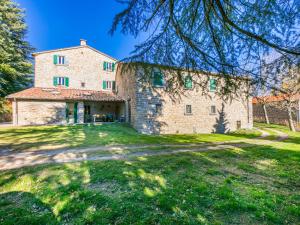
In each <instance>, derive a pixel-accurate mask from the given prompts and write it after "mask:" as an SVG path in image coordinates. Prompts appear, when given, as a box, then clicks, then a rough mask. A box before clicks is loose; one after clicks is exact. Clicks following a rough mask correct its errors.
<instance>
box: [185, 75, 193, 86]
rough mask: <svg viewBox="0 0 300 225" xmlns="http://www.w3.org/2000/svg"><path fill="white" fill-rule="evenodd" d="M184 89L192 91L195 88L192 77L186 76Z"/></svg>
mask: <svg viewBox="0 0 300 225" xmlns="http://www.w3.org/2000/svg"><path fill="white" fill-rule="evenodd" d="M184 88H186V89H192V88H193V80H192V77H191V76H190V75H188V76H186V77H185V78H184Z"/></svg>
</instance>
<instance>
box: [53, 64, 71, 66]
mask: <svg viewBox="0 0 300 225" xmlns="http://www.w3.org/2000/svg"><path fill="white" fill-rule="evenodd" d="M55 66H69V64H55Z"/></svg>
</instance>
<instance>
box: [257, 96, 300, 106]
mask: <svg viewBox="0 0 300 225" xmlns="http://www.w3.org/2000/svg"><path fill="white" fill-rule="evenodd" d="M284 99H285V96H284V95H269V96H258V97H254V98H253V99H252V103H253V104H258V103H260V102H262V101H264V102H280V101H283V100H284ZM293 99H294V100H297V99H300V95H295V96H293Z"/></svg>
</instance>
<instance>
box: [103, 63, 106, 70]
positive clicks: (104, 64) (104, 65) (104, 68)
mask: <svg viewBox="0 0 300 225" xmlns="http://www.w3.org/2000/svg"><path fill="white" fill-rule="evenodd" d="M106 67H107V65H106V62H103V70H106Z"/></svg>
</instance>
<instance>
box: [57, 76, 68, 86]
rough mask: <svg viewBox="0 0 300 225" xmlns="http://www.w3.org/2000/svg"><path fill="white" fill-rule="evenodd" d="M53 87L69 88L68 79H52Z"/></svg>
mask: <svg viewBox="0 0 300 225" xmlns="http://www.w3.org/2000/svg"><path fill="white" fill-rule="evenodd" d="M53 85H54V86H66V87H69V78H68V77H54V78H53Z"/></svg>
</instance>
